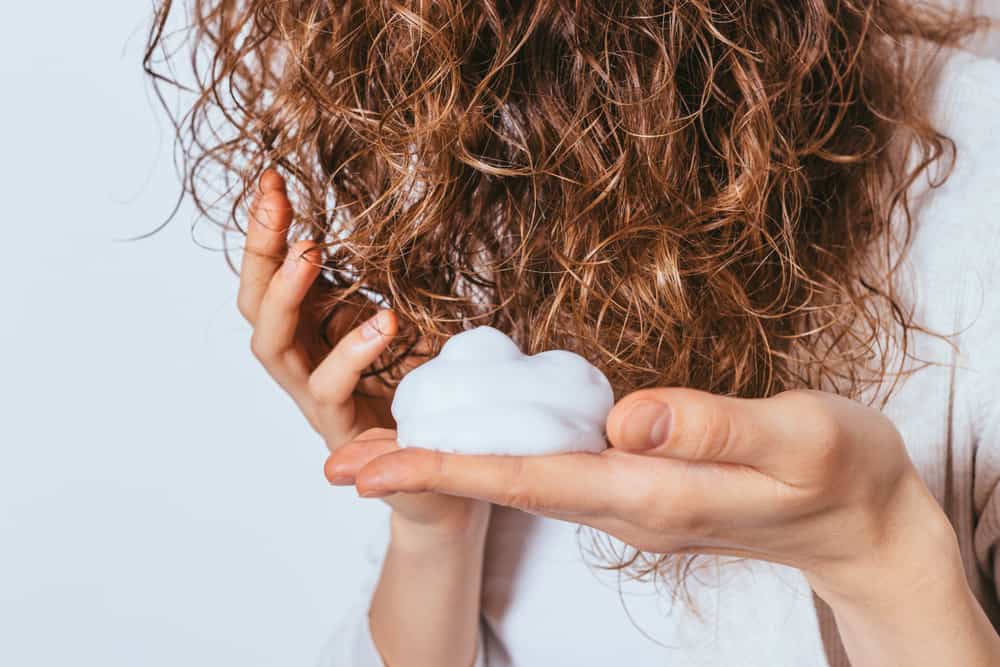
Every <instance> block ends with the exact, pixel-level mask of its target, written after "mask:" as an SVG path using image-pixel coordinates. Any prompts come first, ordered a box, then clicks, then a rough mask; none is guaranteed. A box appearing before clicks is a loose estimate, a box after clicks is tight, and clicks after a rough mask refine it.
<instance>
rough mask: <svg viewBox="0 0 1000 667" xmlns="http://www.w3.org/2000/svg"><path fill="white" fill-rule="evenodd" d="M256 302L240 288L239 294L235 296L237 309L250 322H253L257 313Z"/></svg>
mask: <svg viewBox="0 0 1000 667" xmlns="http://www.w3.org/2000/svg"><path fill="white" fill-rule="evenodd" d="M256 306H257V304H256V302H255V301H254V299H253V297H252V296H251V295H250V293H249V292H247V291H246V290H240V293H239V295H238V296H237V297H236V309H237V310H238V311H239V313H240V315H242V316H243V319H245V320H246V321H247V322H249V323H250V324H253V321H254V318H255V316H256V314H257V308H256Z"/></svg>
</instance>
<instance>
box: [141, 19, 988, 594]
mask: <svg viewBox="0 0 1000 667" xmlns="http://www.w3.org/2000/svg"><path fill="white" fill-rule="evenodd" d="M173 4H174V3H172V2H170V0H165V1H163V2H161V3H160V4H159V6H158V9H157V13H156V18H155V21H154V24H153V28H152V30H151V33H150V36H149V43H148V51H147V56H146V68H147V71H148V72H149V73H150V74H151V75H152V76H153V77H154V81H156V82H157V86H156V89H157V91H158V92H159V93H160V94H161V99H164V98H162V93H163V88H162V87H161V86H160V85H159V84H160V83H163V82H169V83H175V84H176V83H178V80H177V78H176V76H175V75H174V73H173V71H172V67H171V64H172V63H173V62H174V60H173V59H172V57H173V56H175V55H176V52H177V49H178V48H179V46H177V45H176V43H175V42H174V38H176V37H177V36H178V35H180V36H181V37H182V38H183V39H184V40H186V45H187V46H189V47H191V49H190V53H191V67H192V69H193V72H194V75H195V80H196V83H195V84H194V85H193V86H191V87H189V90H191V91H193V93H194V95H195V98H194V100H193V102H192V103H191V104H190V105H187V106H186V107H185V109H184V111H183V112H182V113H181V114H179V115H177V116H176V123H177V125H176V127H177V130H178V135H177V136H178V142H179V143H178V146H179V152H180V155H181V157H182V159H183V163H182V165H181V168H182V169H183V172H184V177H185V181H184V182H185V190H186V191H187V192H188V193H190V194H191V195H192V196H193V199H194V201H195V202H196V203H197V204H198V206H199V208H200V211H201V212H202V213H203V214H204V215H205V216H207V217H208V218H209V219H211V220H214V221H216V222H218V223H219V224H221V225H223V226H224V227H225V228H226V229H239V228H240V227H239V223H240V220H241V218H242V215H243V214H242V206H243V204H244V203H245V199H246V195H247V194H248V192H249V191H250V190H251V188H252V186H253V185H254V183H255V182H256V179H257V177H258V176H259V174H260V173H261V171H262V170H263V169H264V168H266V167H271V166H274V167H277V168H278V169H280V170H281V171H282V172H283V173H284V174H285V175H286V177H287V178H288V181H289V186H290V190H291V195H292V199H293V203H294V206H295V208H296V212H297V218H296V227H295V230H296V234H297V235H298V236H299V237H309V238H313V239H315V240H317V241H320V242H321V243H322V245H323V247H324V253H325V254H324V264H325V266H326V268H327V269H328V270H327V271H326V272H325V273H324V275H325V277H326V281H327V282H326V284H325V297H324V309H325V312H326V313H331V312H332V311H333V309H335V308H336V306H337V304H338V303H340V302H342V301H343V300H344V299H348V298H352V297H354V298H357V297H358V296H360V294H364V293H366V292H367V293H368V294H369V295H371V296H372V297H373V298H377V299H381V300H384V302H385V303H386V304H387V305H389V306H391V307H392V308H393V309H394V310H395V311H396V313H397V315H398V316H399V318H400V321H401V323H402V324H403V329H402V335H401V336H400V338H399V339H398V340H397V342H396V343H394V345H393V346H392V348H391V349H390V351H389V352H388V353H387V355H386V357H385V358H384V359H383V361H385V365H384V366H383V367H382V368H380V369H376V370H374V371H372V372H373V373H375V372H377V373H380V374H381V375H382V376H384V378H385V379H386V381H387V382H394V381H397V380H398V378H397V377H395V376H394V375H395V374H394V373H393V368H394V365H393V361H398V359H399V357H401V356H402V354H404V353H405V352H401V350H404V351H409V350H411V349H412V345H413V343H414V342H415V341H416V339H417V338H418V337H422V338H423V339H424V340H425V341H427V342H428V344H429V346H430V349H431V350H432V351H437V350H438V349H440V345H441V344H442V343H443V341H444V340H445V338H446V337H447V336H448V335H451V334H453V333H455V332H457V331H459V330H461V329H463V328H465V327H466V326H468V325H469V324H489V325H492V326H494V327H497V328H499V329H501V330H503V331H505V332H507V333H508V334H510V335H511V336H512V337H514V339H515V340H516V341H517V342H518V343H519V344H520V345H521V346H522V348H523V349H525V351H527V352H530V353H534V352H538V351H541V350H543V349H550V348H556V347H558V348H564V349H570V350H574V351H577V352H579V353H580V354H582V355H584V356H585V357H587V358H588V359H589V360H590V361H592V362H593V363H594V364H595V365H597V366H598V367H600V368H601V369H602V370H603V371H604V372H605V373H606V374H607V376H608V378H609V379H610V380H611V382H612V385H613V386H614V388H615V392H616V395H617V396H618V397H621V396H622V395H624V394H625V393H626V392H629V391H632V390H635V389H639V388H643V387H651V386H662V385H684V386H689V387H695V388H698V389H703V390H706V391H711V392H715V393H720V394H726V395H732V396H742V397H764V396H769V395H773V394H775V393H777V392H779V391H782V390H784V389H789V388H794V387H811V388H823V389H827V390H830V391H836V392H838V393H841V394H843V395H846V396H850V397H854V398H858V397H860V396H861V395H862V393H863V389H864V388H865V387H866V386H872V385H880V384H881V383H884V380H886V379H887V378H888V377H889V376H893V377H894V378H896V379H898V377H900V376H901V375H905V374H906V373H905V372H903V370H904V369H903V365H902V364H901V365H900V372H893V371H892V370H891V369H890V367H889V365H888V361H887V360H888V359H889V358H890V357H891V355H890V354H888V353H887V352H888V350H889V347H890V344H891V343H895V344H896V345H897V346H898V348H899V349H901V350H902V351H903V354H902V355H901V356H900V357H898V358H899V359H900V360H901V361H903V360H905V358H906V357H907V356H908V355H907V354H906V349H907V339H908V335H909V332H910V331H911V330H913V329H921V330H925V331H926V329H923V327H921V326H920V325H919V324H918V323H916V322H914V321H913V319H912V316H911V311H910V310H908V308H907V307H906V304H904V303H902V302H901V300H900V298H899V295H898V293H897V291H896V288H895V287H894V285H893V280H892V278H893V275H894V273H895V272H896V269H897V267H898V264H899V261H898V259H896V258H895V257H894V253H893V252H892V250H893V248H894V247H895V246H896V245H897V244H901V245H900V248H905V246H906V245H907V244H908V243H909V238H910V234H911V227H912V221H911V219H910V204H909V201H908V190H909V189H910V186H911V185H912V184H913V183H914V182H915V181H916V179H917V178H918V177H920V175H921V174H923V173H925V172H929V167H930V166H931V165H932V164H933V163H935V162H936V161H938V160H939V159H942V158H947V157H948V156H950V155H951V154H952V153H953V146H952V145H951V144H950V142H949V140H948V139H947V138H946V137H944V136H942V135H941V134H940V133H939V132H938V131H936V130H935V129H934V128H933V127H932V125H931V124H930V122H929V118H928V115H927V111H926V110H925V104H924V102H923V97H924V96H923V95H922V94H921V92H922V90H923V88H925V87H926V83H927V81H926V76H925V74H926V72H927V71H928V65H929V63H930V59H929V58H924V57H921V56H919V55H918V54H919V53H922V52H923V51H921V50H920V49H916V48H913V47H914V45H915V44H918V43H925V44H931V45H937V46H936V47H935V48H939V47H940V46H941V45H947V44H953V43H956V42H957V41H958V40H959V39H960V38H962V37H963V36H964V35H965V34H967V33H969V32H971V31H972V30H973V29H974V28H975V27H976V22H975V21H974V20H972V19H968V18H962V17H960V16H959V15H957V14H951V13H947V12H945V11H944V10H940V9H933V8H931V7H928V6H922V5H917V4H914V2H913V1H912V0H803V1H801V2H785V1H784V0H759V1H755V2H744V1H742V0H711V1H710V0H672V1H667V2H652V1H648V0H623V1H621V2H580V1H576V2H570V1H568V0H545V1H538V2H522V1H517V0H506V1H505V0H466V1H462V2H459V1H455V0H443V1H440V2H414V1H411V0H396V1H392V0H344V1H342V2H332V1H330V0H280V1H279V0H195V1H194V2H193V5H192V6H191V11H190V14H189V15H188V16H187V17H186V20H185V26H186V28H185V29H183V30H181V31H180V32H179V33H171V32H169V29H168V24H169V21H168V17H170V15H171V14H172V5H173ZM173 13H174V14H176V12H173ZM165 65H166V66H167V69H166V70H164V69H163V68H164V66H165ZM907 156H910V157H909V158H907ZM942 173H944V174H946V173H947V167H946V168H945V170H944V171H943V172H942ZM895 219H899V220H902V221H903V226H902V233H901V234H900V233H897V232H895V231H894V230H893V224H891V223H892V221H893V220H895ZM896 379H894V380H893V383H892V385H891V386H895V384H896ZM891 386H890V388H889V390H888V391H887V392H885V393H884V394H883V396H882V404H883V405H884V401H885V400H887V398H888V395H889V393H891ZM625 561H626V562H625V563H624V566H628V567H631V568H633V569H634V570H635V571H636V572H637V573H638V574H639V575H642V574H644V573H645V574H649V573H653V572H655V571H658V570H659V571H663V570H665V567H664V566H665V565H666V564H667V563H668V562H670V561H671V559H670V557H669V556H665V555H659V554H655V555H649V556H647V555H644V554H633V555H632V556H631V557H629V558H625ZM673 562H674V564H675V565H677V564H678V561H677V560H673ZM678 567H683V566H680V565H679V566H678Z"/></svg>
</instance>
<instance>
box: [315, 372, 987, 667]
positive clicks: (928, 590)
mask: <svg viewBox="0 0 1000 667" xmlns="http://www.w3.org/2000/svg"><path fill="white" fill-rule="evenodd" d="M661 419H662V421H661ZM607 430H608V438H609V440H610V445H611V446H610V447H609V448H608V449H607V450H606V451H604V452H603V453H601V454H589V453H573V454H561V455H553V456H537V457H510V456H469V455H454V454H445V453H441V452H435V451H430V450H422V449H417V448H408V449H404V450H395V451H391V452H388V453H386V452H385V449H387V448H391V443H390V441H389V440H388V439H386V440H382V441H366V442H356V443H350V444H348V445H345V447H344V448H343V449H342V450H341V451H338V452H336V453H334V454H333V455H331V457H330V461H329V462H328V464H327V468H328V469H330V468H334V469H337V470H339V471H340V472H341V473H342V474H343V473H346V472H351V473H353V482H354V484H355V485H356V487H357V490H358V492H359V493H360V494H361V495H362V496H366V497H378V496H381V495H382V494H384V493H390V492H395V493H398V492H427V491H434V492H438V493H446V494H450V495H455V496H460V497H467V498H477V499H481V500H487V501H490V502H492V503H497V504H501V505H507V506H510V507H516V508H518V509H521V510H524V511H526V512H531V513H534V514H539V515H542V516H547V517H552V518H555V519H562V520H565V521H574V522H577V523H582V524H586V525H589V526H593V527H595V528H598V529H600V530H603V531H605V532H607V533H609V534H611V535H614V536H616V537H618V538H620V539H622V540H623V541H625V542H627V543H628V544H631V545H633V546H635V547H637V548H639V549H642V550H644V551H650V552H657V553H667V552H673V553H713V554H724V555H734V556H743V557H749V558H756V559H761V560H767V561H773V562H777V563H783V564H786V565H791V566H794V567H798V568H800V569H801V570H802V571H803V573H804V574H805V576H806V578H807V579H808V581H809V583H810V584H811V586H812V587H813V589H814V590H815V591H816V592H817V594H819V595H820V596H821V597H822V598H823V599H824V600H825V601H826V602H827V603H828V604H829V605H830V606H831V608H832V609H833V611H834V615H835V618H836V620H837V624H838V628H839V630H840V634H841V638H842V640H843V642H844V647H845V649H846V651H847V654H848V656H849V658H850V661H851V664H852V665H856V666H858V667H864V666H869V665H870V666H872V667H875V666H882V665H907V666H910V667H914V666H923V665H926V666H928V667H931V666H938V665H976V666H980V665H981V666H983V667H986V666H987V665H997V664H1000V637H998V636H997V633H996V631H995V630H994V629H993V627H992V626H991V624H990V622H989V620H988V619H987V617H986V615H985V614H984V613H983V610H982V608H981V607H980V606H979V604H978V603H977V601H976V600H975V598H974V597H973V595H972V592H971V591H970V589H969V587H968V585H967V582H966V579H965V574H964V571H963V569H962V564H961V558H960V555H959V548H958V543H957V538H956V536H955V533H954V531H953V530H952V528H951V525H950V523H949V522H948V519H947V517H946V516H945V514H944V513H943V511H942V510H941V508H940V506H939V505H938V504H937V502H936V501H935V499H934V498H933V496H932V495H931V493H930V492H929V490H928V489H927V487H926V486H925V485H924V483H923V481H922V480H921V478H920V476H919V475H918V473H917V471H916V469H915V468H914V466H913V464H912V462H911V461H910V459H909V457H908V455H907V453H906V449H905V447H904V444H903V441H902V439H901V437H900V435H899V433H898V431H897V430H896V429H895V427H894V426H893V425H892V423H891V422H890V421H889V420H888V419H887V418H886V417H885V416H884V415H882V414H881V413H880V412H879V411H877V410H875V409H873V408H870V407H868V406H865V405H862V404H860V403H857V402H854V401H851V400H848V399H846V398H844V397H841V396H837V395H834V394H830V393H825V392H821V391H813V390H796V391H786V392H783V393H781V394H778V395H775V396H773V397H770V398H766V399H738V398H731V397H725V396H717V395H713V394H710V393H706V392H702V391H697V390H693V389H686V388H661V389H646V390H642V391H638V392H635V393H633V394H630V395H629V396H626V397H625V398H623V399H622V400H621V401H619V402H618V403H617V404H616V405H615V407H614V409H613V410H612V412H611V414H610V415H609V417H608V424H607ZM376 443H377V444H376ZM375 447H377V448H378V452H377V453H374V452H373V453H372V455H371V456H366V454H365V452H367V451H369V448H375ZM346 457H350V464H349V465H345V466H344V467H343V468H341V461H344V460H346ZM345 476H346V475H345Z"/></svg>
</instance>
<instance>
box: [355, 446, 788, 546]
mask: <svg viewBox="0 0 1000 667" xmlns="http://www.w3.org/2000/svg"><path fill="white" fill-rule="evenodd" d="M354 483H355V486H356V488H357V490H358V493H359V494H360V495H362V496H369V497H371V496H376V497H377V496H384V495H389V494H392V493H399V492H403V493H421V492H425V491H431V492H435V493H443V494H447V495H454V496H462V497H466V498H476V499H479V500H486V501H489V502H491V503H495V504H498V505H505V506H507V507H514V508H516V509H520V510H523V511H525V512H530V513H532V514H541V515H544V516H550V517H553V518H557V519H561V520H565V521H576V522H578V523H585V524H588V525H591V526H594V527H598V528H602V529H603V527H605V526H610V525H612V523H613V520H615V519H617V520H620V521H623V522H625V523H627V524H631V525H633V527H644V528H642V530H644V531H645V532H646V533H647V534H649V530H650V526H653V527H655V531H656V532H669V533H670V534H671V536H685V535H688V536H690V535H695V536H699V537H701V538H708V537H711V536H713V535H716V534H719V535H721V534H725V533H727V532H728V533H730V534H732V533H734V532H737V531H740V530H748V531H754V530H760V526H761V525H762V522H767V521H772V520H773V516H775V513H776V512H777V511H778V509H779V508H780V503H781V502H782V501H783V500H784V498H783V497H781V496H779V495H778V494H776V493H775V489H776V487H777V483H776V482H775V481H774V480H773V479H771V478H769V477H766V476H764V475H761V474H759V473H757V472H756V471H753V470H750V469H747V468H742V467H736V466H724V465H719V464H714V465H694V464H692V463H691V462H689V461H679V460H675V459H651V458H649V457H644V456H636V455H634V454H627V453H624V452H616V451H613V450H608V451H607V452H605V453H603V454H590V453H579V454H557V455H551V456H529V457H514V456H488V455H483V456H476V455H467V454H447V453H443V452H438V451H431V450H426V449H419V448H415V447H413V448H410V447H408V448H403V449H400V450H398V451H394V452H390V453H387V454H384V455H382V456H379V457H376V458H374V459H373V460H372V461H371V462H369V463H368V464H366V465H365V466H364V467H362V468H361V469H360V470H359V471H358V472H357V473H356V474H355V479H354Z"/></svg>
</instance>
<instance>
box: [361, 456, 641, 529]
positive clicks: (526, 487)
mask: <svg viewBox="0 0 1000 667" xmlns="http://www.w3.org/2000/svg"><path fill="white" fill-rule="evenodd" d="M615 477H616V475H615V471H614V470H612V468H611V465H610V464H609V460H608V459H606V458H605V457H602V456H599V455H596V454H589V453H573V454H558V455H551V456H531V457H520V456H491V455H468V454H448V453H444V452H439V451H433V450H428V449H421V448H417V447H407V448H403V449H400V450H399V451H397V452H394V453H390V454H387V455H385V456H381V457H378V458H376V459H374V460H373V461H372V462H371V463H369V464H368V465H366V466H365V467H364V468H362V469H361V470H360V471H359V472H358V473H357V476H356V479H355V484H356V486H357V489H358V493H359V494H361V495H383V494H385V493H393V492H400V491H402V492H410V493H413V492H422V491H433V492H436V493H445V494H448V495H455V496H465V497H468V498H478V499H480V500H487V501H490V502H492V503H496V504H498V505H506V506H508V507H516V508H518V509H522V510H525V511H528V512H535V513H543V512H552V513H555V512H558V513H565V514H574V515H577V514H590V515H595V516H596V515H602V514H605V513H607V512H609V511H610V510H611V508H612V507H613V506H614V505H615V503H616V501H617V502H619V503H620V502H621V501H622V500H623V495H622V494H621V488H622V487H621V486H620V484H619V483H620V481H621V480H620V479H615Z"/></svg>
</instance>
